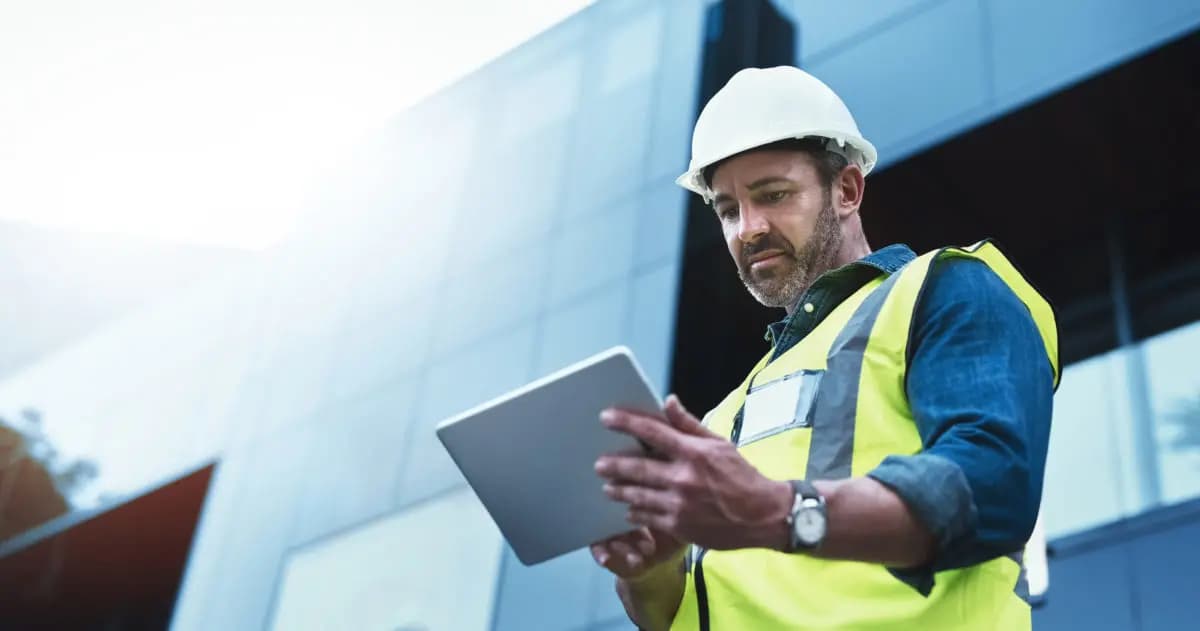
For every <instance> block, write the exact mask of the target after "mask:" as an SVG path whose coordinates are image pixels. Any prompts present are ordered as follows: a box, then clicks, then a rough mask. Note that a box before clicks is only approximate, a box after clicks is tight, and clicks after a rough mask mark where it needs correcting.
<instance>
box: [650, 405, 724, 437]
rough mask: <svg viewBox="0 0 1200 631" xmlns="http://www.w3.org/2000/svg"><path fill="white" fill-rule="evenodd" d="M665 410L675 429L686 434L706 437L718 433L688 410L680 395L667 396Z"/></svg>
mask: <svg viewBox="0 0 1200 631" xmlns="http://www.w3.org/2000/svg"><path fill="white" fill-rule="evenodd" d="M663 412H664V413H666V415H667V421H668V422H669V423H670V424H671V425H672V426H673V427H674V428H675V429H677V430H679V431H681V432H683V433H685V434H691V435H692V436H702V437H705V438H709V437H712V436H716V434H713V433H712V432H710V431H708V428H707V427H705V426H704V425H703V424H702V423H700V421H699V420H698V419H696V417H695V416H693V415H692V413H691V412H688V411H687V408H685V407H683V403H682V402H681V401H680V400H679V397H677V396H675V395H674V394H672V395H670V396H668V397H667V401H666V403H664V404H663Z"/></svg>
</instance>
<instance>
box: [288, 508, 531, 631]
mask: <svg viewBox="0 0 1200 631" xmlns="http://www.w3.org/2000/svg"><path fill="white" fill-rule="evenodd" d="M500 550H501V545H500V534H499V532H498V531H497V530H496V527H495V525H494V524H493V523H492V520H491V518H490V517H489V516H488V515H487V512H486V511H485V510H484V509H483V507H482V505H480V504H479V502H478V500H476V499H475V495H474V494H473V493H472V492H471V491H470V490H462V491H458V492H455V493H452V494H449V495H446V496H443V497H439V498H437V499H435V500H432V501H429V502H426V503H423V504H421V505H419V506H415V507H413V508H411V509H409V510H406V511H402V512H399V513H396V514H394V515H391V516H389V517H386V518H384V519H380V520H378V521H375V522H372V523H369V524H366V525H364V526H361V527H359V528H355V529H354V530H351V531H350V532H347V533H345V534H342V535H338V536H336V537H332V538H330V539H328V540H326V541H322V542H320V543H316V544H313V545H311V546H307V547H305V548H302V549H300V550H297V551H296V552H293V553H292V554H291V555H290V556H289V557H288V558H287V559H286V561H285V563H284V566H283V572H282V577H281V579H280V588H279V597H278V600H277V604H276V607H275V612H274V615H273V617H272V619H271V624H270V627H271V628H273V629H281V630H282V629H398V630H416V629H430V630H433V629H458V630H462V631H472V630H478V631H485V630H486V629H488V628H489V624H488V623H489V620H490V618H491V615H492V603H493V598H494V595H495V590H494V587H495V580H496V571H497V568H498V565H499V562H500ZM528 628H536V625H535V626H534V627H528Z"/></svg>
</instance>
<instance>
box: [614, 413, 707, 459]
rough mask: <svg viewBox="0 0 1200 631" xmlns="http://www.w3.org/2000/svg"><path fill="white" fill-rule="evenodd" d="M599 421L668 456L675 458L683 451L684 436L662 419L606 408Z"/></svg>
mask: <svg viewBox="0 0 1200 631" xmlns="http://www.w3.org/2000/svg"><path fill="white" fill-rule="evenodd" d="M600 421H601V422H602V423H604V426H605V427H607V428H609V429H611V430H613V431H617V432H621V433H623V434H629V435H630V436H633V437H634V438H640V439H642V440H643V441H645V442H646V443H647V444H649V445H650V447H651V448H653V449H656V450H658V451H660V452H662V453H664V454H666V455H668V456H677V455H679V454H680V452H681V451H683V448H684V444H685V440H684V439H685V438H686V436H685V435H684V434H682V433H680V432H679V430H677V429H675V428H674V427H672V426H671V425H670V424H669V423H664V422H663V421H662V419H656V418H654V417H650V416H645V415H643V414H635V413H632V412H627V411H625V410H619V409H616V408H608V409H607V410H604V411H603V412H601V413H600Z"/></svg>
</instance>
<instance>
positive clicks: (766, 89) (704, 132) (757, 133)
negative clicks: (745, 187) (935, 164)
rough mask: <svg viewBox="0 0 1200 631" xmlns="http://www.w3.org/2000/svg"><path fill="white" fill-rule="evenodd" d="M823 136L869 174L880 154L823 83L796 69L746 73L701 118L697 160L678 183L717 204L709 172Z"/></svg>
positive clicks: (719, 93) (733, 80)
mask: <svg viewBox="0 0 1200 631" xmlns="http://www.w3.org/2000/svg"><path fill="white" fill-rule="evenodd" d="M806 137H820V138H827V139H829V142H828V143H827V145H826V149H828V150H830V151H836V152H838V153H841V154H842V155H844V156H845V157H846V160H847V161H849V162H851V163H853V164H857V165H858V166H859V168H861V169H862V171H863V175H866V174H867V173H870V171H871V169H872V168H873V167H874V166H875V160H876V158H877V157H878V154H877V153H876V152H875V146H874V145H872V144H871V143H869V142H867V139H866V138H863V137H862V134H860V133H859V131H858V125H857V124H855V122H854V117H853V116H851V115H850V110H848V109H846V104H845V103H842V100H841V99H840V98H838V95H837V94H834V92H833V90H831V89H830V88H829V86H827V85H825V84H824V83H822V82H821V80H820V79H818V78H816V77H814V76H812V75H810V74H808V73H807V72H805V71H803V70H801V69H799V68H794V67H792V66H776V67H775V68H746V69H744V70H739V71H738V73H737V74H735V75H733V77H732V78H731V79H729V83H726V84H725V87H723V88H721V89H720V90H718V91H717V93H716V94H714V95H713V97H712V98H711V99H709V101H708V103H707V104H706V105H705V106H704V109H703V110H701V112H700V117H699V118H697V119H696V129H695V131H693V132H692V161H691V164H689V165H688V170H687V172H686V173H684V174H683V175H681V176H679V177H678V178H677V179H676V180H675V183H676V184H678V185H680V186H682V187H684V188H686V189H688V190H689V191H692V192H694V193H698V194H700V195H701V196H702V197H704V200H705V201H706V202H707V201H711V198H712V191H711V189H710V188H709V186H708V183H707V182H705V181H704V169H706V168H708V167H710V166H712V165H714V164H716V163H718V162H720V161H721V160H724V159H725V158H728V157H730V156H732V155H736V154H738V153H741V152H743V151H746V150H748V149H753V148H755V147H761V146H763V145H768V144H771V143H773V142H777V141H780V140H787V139H790V138H806Z"/></svg>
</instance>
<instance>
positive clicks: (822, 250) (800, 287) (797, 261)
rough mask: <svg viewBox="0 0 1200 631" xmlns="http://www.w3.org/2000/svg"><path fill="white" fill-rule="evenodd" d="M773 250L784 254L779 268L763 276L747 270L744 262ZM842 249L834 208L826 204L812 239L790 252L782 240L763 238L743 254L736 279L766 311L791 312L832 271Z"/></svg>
mask: <svg viewBox="0 0 1200 631" xmlns="http://www.w3.org/2000/svg"><path fill="white" fill-rule="evenodd" d="M773 247H779V248H781V249H784V250H785V254H784V255H783V256H784V257H785V260H784V261H783V263H782V264H781V265H776V266H774V268H773V269H772V268H768V269H767V270H764V271H762V272H757V271H754V270H752V269H750V266H749V265H748V264H746V261H745V259H747V258H749V257H750V256H751V255H753V254H754V253H756V252H761V251H763V250H766V249H770V248H773ZM841 247H842V231H841V229H840V227H839V226H838V221H837V214H836V213H835V212H834V210H833V205H832V204H830V203H826V205H825V209H824V210H822V211H821V212H820V214H818V215H817V224H816V226H815V228H814V230H813V233H812V236H810V237H809V238H808V241H806V242H805V243H804V245H803V246H801V247H800V248H796V249H793V248H792V247H790V244H788V243H787V242H786V241H784V240H783V239H782V238H781V237H778V236H775V235H766V236H764V237H763V242H762V244H761V245H756V246H755V247H753V248H746V249H743V251H742V257H743V260H742V261H741V262H739V264H738V266H737V270H738V277H739V278H741V279H742V284H743V285H745V286H746V290H747V291H749V292H750V295H752V296H754V299H755V300H757V301H759V302H760V303H762V304H763V305H764V306H767V307H780V308H784V309H787V308H790V307H792V306H793V305H795V304H796V302H798V301H799V300H800V297H801V296H802V295H804V292H805V291H807V290H808V288H809V286H811V285H812V284H813V282H814V281H816V280H817V278H818V277H819V276H820V275H821V274H824V273H825V272H827V271H829V269H831V268H832V266H833V262H834V261H835V260H836V259H837V253H838V251H839V250H840V249H841Z"/></svg>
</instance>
